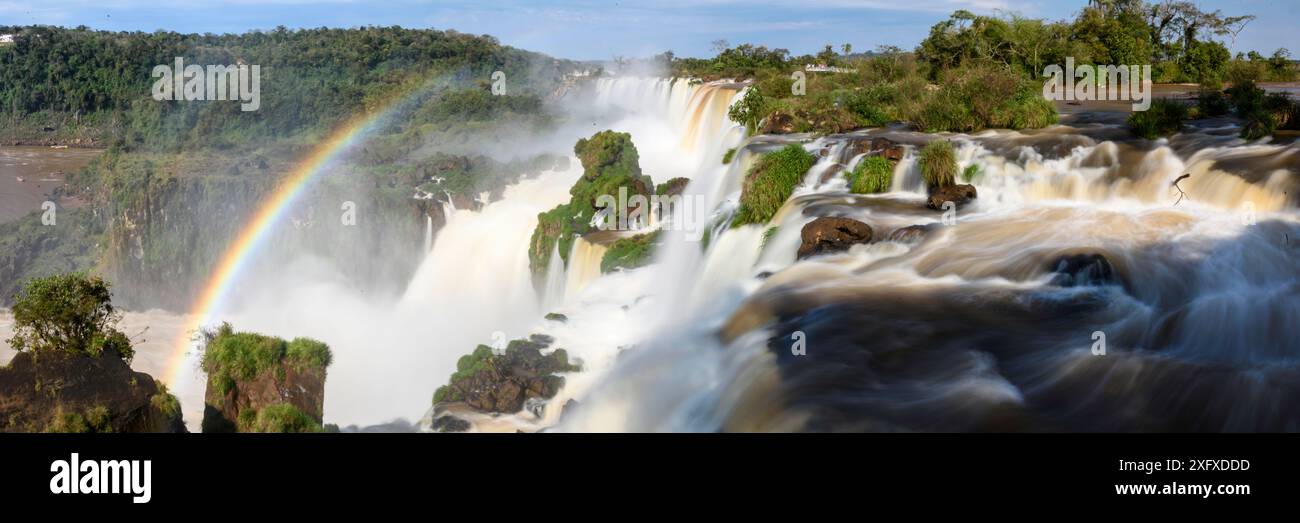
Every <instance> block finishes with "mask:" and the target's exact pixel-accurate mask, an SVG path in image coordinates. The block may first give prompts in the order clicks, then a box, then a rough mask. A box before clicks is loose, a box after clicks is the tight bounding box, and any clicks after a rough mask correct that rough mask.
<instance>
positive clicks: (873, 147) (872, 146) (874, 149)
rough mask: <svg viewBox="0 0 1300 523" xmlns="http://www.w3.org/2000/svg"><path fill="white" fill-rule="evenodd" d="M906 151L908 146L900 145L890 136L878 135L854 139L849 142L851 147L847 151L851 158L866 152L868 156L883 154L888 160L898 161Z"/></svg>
mask: <svg viewBox="0 0 1300 523" xmlns="http://www.w3.org/2000/svg"><path fill="white" fill-rule="evenodd" d="M906 152H907V148H906V147H904V146H902V145H900V144H899V143H897V142H895V141H893V140H890V139H888V138H881V137H876V138H871V139H865V138H864V139H859V140H853V141H852V142H850V143H849V148H848V151H847V152H846V155H847V156H848V157H849V158H852V157H854V156H857V155H859V154H866V155H868V156H883V157H884V158H885V159H886V160H889V161H891V162H897V161H899V160H902V159H903V155H904V154H905V153H906Z"/></svg>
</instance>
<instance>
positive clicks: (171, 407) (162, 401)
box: [149, 380, 181, 419]
mask: <svg viewBox="0 0 1300 523" xmlns="http://www.w3.org/2000/svg"><path fill="white" fill-rule="evenodd" d="M154 386H156V387H158V392H157V393H156V394H154V395H153V396H152V397H150V398H149V404H151V405H153V407H154V408H155V409H158V412H161V413H162V414H163V416H166V417H168V418H171V419H176V418H179V417H180V415H181V402H180V400H178V399H176V396H175V395H174V394H172V393H171V391H170V390H167V385H166V384H164V383H163V382H161V381H158V380H154Z"/></svg>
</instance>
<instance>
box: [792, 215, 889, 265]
mask: <svg viewBox="0 0 1300 523" xmlns="http://www.w3.org/2000/svg"><path fill="white" fill-rule="evenodd" d="M871 234H872V231H871V226H870V225H867V224H865V223H862V222H860V221H857V220H854V219H850V218H840V217H821V218H817V219H815V220H813V221H811V222H809V223H808V225H805V226H803V230H801V231H800V232H799V236H800V238H801V239H802V243H800V244H799V253H798V258H799V259H801V260H802V259H804V258H807V257H809V256H816V255H819V254H829V253H834V252H841V251H846V250H848V249H849V247H852V246H853V245H856V244H859V243H868V242H870V241H871Z"/></svg>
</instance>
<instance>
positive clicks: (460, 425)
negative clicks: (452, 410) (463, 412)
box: [429, 414, 470, 432]
mask: <svg viewBox="0 0 1300 523" xmlns="http://www.w3.org/2000/svg"><path fill="white" fill-rule="evenodd" d="M429 428H431V429H433V431H434V432H465V431H467V430H469V429H470V424H469V422H468V421H465V420H463V419H460V418H457V417H456V416H452V415H450V414H448V415H445V416H440V417H438V418H435V419H434V420H433V423H431V424H430V425H429Z"/></svg>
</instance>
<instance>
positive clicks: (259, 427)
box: [238, 403, 325, 433]
mask: <svg viewBox="0 0 1300 523" xmlns="http://www.w3.org/2000/svg"><path fill="white" fill-rule="evenodd" d="M238 426H239V432H270V433H307V432H325V429H324V427H321V425H320V423H317V422H316V420H314V419H312V417H311V415H309V414H307V413H306V412H303V411H302V410H301V409H299V408H298V407H295V406H293V405H290V404H288V403H276V404H273V405H267V406H265V407H262V408H261V409H258V410H257V411H253V410H252V409H248V410H244V411H241V412H240V413H239V420H238Z"/></svg>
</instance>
